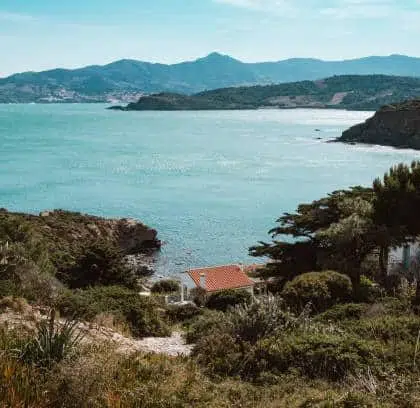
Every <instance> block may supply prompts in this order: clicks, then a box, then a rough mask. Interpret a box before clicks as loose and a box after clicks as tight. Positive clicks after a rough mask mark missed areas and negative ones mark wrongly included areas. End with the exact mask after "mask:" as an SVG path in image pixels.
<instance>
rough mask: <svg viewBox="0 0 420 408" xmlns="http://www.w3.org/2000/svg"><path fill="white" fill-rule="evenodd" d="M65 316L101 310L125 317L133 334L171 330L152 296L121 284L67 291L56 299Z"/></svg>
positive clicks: (88, 314) (90, 314)
mask: <svg viewBox="0 0 420 408" xmlns="http://www.w3.org/2000/svg"><path fill="white" fill-rule="evenodd" d="M56 306H57V308H58V309H59V311H60V313H61V314H63V315H64V316H70V317H73V318H81V319H87V320H92V319H93V318H94V317H95V316H97V315H98V314H101V313H111V314H115V315H116V316H117V317H121V319H123V320H125V321H126V322H127V323H128V324H129V326H130V329H131V331H132V333H133V335H135V336H138V337H142V336H166V335H169V334H170V330H169V328H168V326H167V325H166V323H165V322H164V320H163V319H162V317H161V315H160V313H159V311H158V308H159V305H158V304H156V303H155V301H154V300H153V299H150V298H145V297H142V296H139V295H138V293H137V292H136V291H133V290H130V289H127V288H123V287H120V286H103V287H93V288H89V289H85V290H81V289H79V290H74V291H66V292H64V293H63V294H62V296H61V297H60V299H59V300H58V301H57V305H56Z"/></svg>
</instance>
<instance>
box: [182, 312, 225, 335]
mask: <svg viewBox="0 0 420 408" xmlns="http://www.w3.org/2000/svg"><path fill="white" fill-rule="evenodd" d="M226 327H227V320H226V316H225V314H224V313H222V312H218V311H216V310H208V309H204V312H203V314H202V315H200V316H198V317H197V318H196V319H195V320H194V321H193V322H192V323H191V324H190V326H189V328H188V331H187V333H186V340H187V343H196V342H197V341H198V340H199V339H200V338H203V337H206V336H209V335H210V334H212V333H213V332H217V333H219V332H223V331H224V330H225V329H226Z"/></svg>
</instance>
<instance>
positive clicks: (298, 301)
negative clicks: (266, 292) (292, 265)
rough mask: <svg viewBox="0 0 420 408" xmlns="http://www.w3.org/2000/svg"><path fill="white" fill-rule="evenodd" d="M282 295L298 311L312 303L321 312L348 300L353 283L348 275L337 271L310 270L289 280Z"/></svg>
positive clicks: (314, 308) (315, 309) (316, 310)
mask: <svg viewBox="0 0 420 408" xmlns="http://www.w3.org/2000/svg"><path fill="white" fill-rule="evenodd" d="M281 295H282V297H283V298H284V299H285V301H286V302H287V304H288V305H289V306H290V307H291V308H292V309H294V310H296V311H300V310H303V309H304V308H305V306H306V305H307V304H309V303H310V304H311V306H312V308H313V310H314V311H315V312H318V313H319V312H322V311H324V310H326V309H328V308H329V307H331V306H333V305H335V304H337V303H342V302H345V301H348V300H349V299H350V298H351V295H352V284H351V281H350V278H349V277H348V276H346V275H342V274H340V273H337V272H333V271H325V272H309V273H305V274H303V275H300V276H298V277H296V278H295V279H293V280H292V281H291V282H288V283H287V284H286V286H285V287H284V289H283V291H282V293H281Z"/></svg>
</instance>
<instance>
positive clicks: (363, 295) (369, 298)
mask: <svg viewBox="0 0 420 408" xmlns="http://www.w3.org/2000/svg"><path fill="white" fill-rule="evenodd" d="M380 296H381V289H380V287H379V286H378V285H376V284H375V283H374V282H373V281H372V280H370V279H369V278H368V277H366V276H364V275H362V276H361V277H360V285H359V287H358V288H357V290H356V291H355V293H354V295H353V298H354V300H355V301H356V302H365V303H372V302H375V301H376V300H377V299H378V298H379V297H380Z"/></svg>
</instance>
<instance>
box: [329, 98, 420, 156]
mask: <svg viewBox="0 0 420 408" xmlns="http://www.w3.org/2000/svg"><path fill="white" fill-rule="evenodd" d="M337 141H338V142H345V143H366V144H375V145H382V146H393V147H398V148H411V149H418V150H420V100H419V99H417V100H411V101H406V102H403V103H400V104H394V105H386V106H383V107H382V108H381V109H380V110H379V111H378V112H376V114H375V115H374V116H373V117H372V118H370V119H368V120H367V121H366V122H364V123H361V124H359V125H356V126H353V127H351V128H350V129H348V130H346V131H345V132H344V133H343V135H342V136H341V137H340V138H338V139H337Z"/></svg>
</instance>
